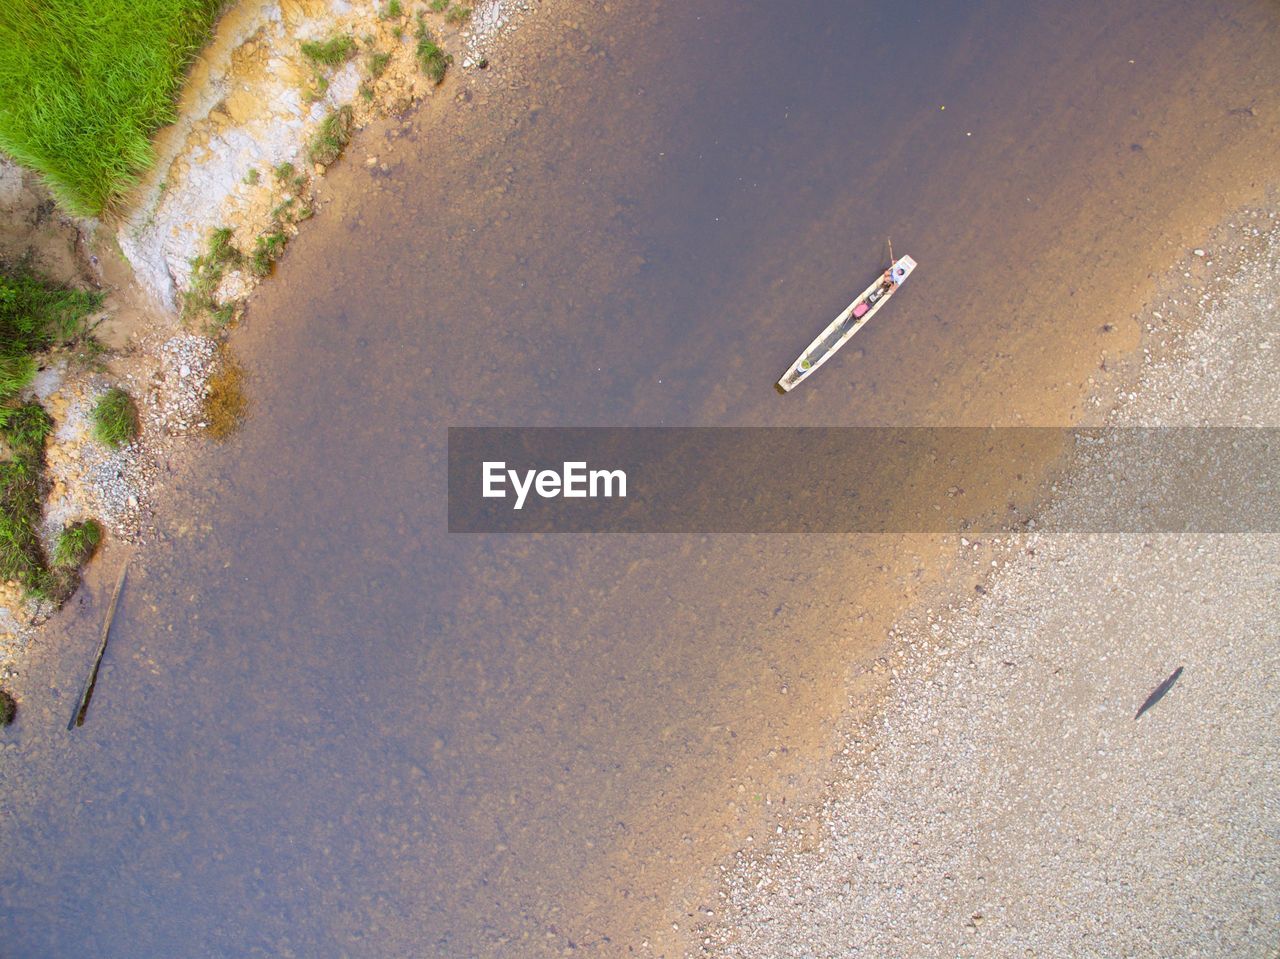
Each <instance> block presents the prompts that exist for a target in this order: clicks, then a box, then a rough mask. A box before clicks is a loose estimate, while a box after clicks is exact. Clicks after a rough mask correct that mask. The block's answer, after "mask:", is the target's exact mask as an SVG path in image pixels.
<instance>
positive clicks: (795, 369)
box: [778, 256, 916, 393]
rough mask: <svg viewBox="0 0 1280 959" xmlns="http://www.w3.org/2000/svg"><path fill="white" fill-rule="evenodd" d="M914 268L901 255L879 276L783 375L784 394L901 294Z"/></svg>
mask: <svg viewBox="0 0 1280 959" xmlns="http://www.w3.org/2000/svg"><path fill="white" fill-rule="evenodd" d="M915 268H916V261H915V260H913V259H911V257H909V256H902V257H899V258H898V259H897V260H895V261H894V262H893V265H892V266H891V267H889V269H888V270H886V271H885V273H883V274H881V275H880V276H878V277H876V280H875V282H874V283H872V284H871V285H870V286H869V287H867V288H866V289H865V290H863V291H862V294H861V295H860V296H859V297H858V298H857V299H855V300H854V301H853V302H852V303H850V304H849V305H848V306H846V307H845V308H844V311H843V312H842V313H841V314H840V315H839V316H837V317H836V318H835V319H834V320H832V321H831V323H830V324H829V325H828V326H827V328H826V329H825V330H823V331H822V332H821V333H819V334H818V335H817V337H815V338H814V341H813V342H812V343H810V344H809V345H808V346H807V347H805V350H804V352H803V353H801V354H800V356H799V357H798V358H797V359H796V361H795V362H794V363H792V364H791V368H790V369H789V370H787V372H786V373H784V374H783V376H782V379H780V380H778V387H779V388H780V389H781V390H782V391H783V392H784V393H789V392H791V391H792V390H793V389H795V388H796V387H797V386H799V385H800V384H801V383H803V382H804V381H805V380H806V379H808V378H809V377H810V376H812V375H813V373H814V371H815V370H817V369H818V367H820V366H821V365H822V364H823V363H825V362H827V360H829V359H830V358H831V357H832V356H834V355H835V354H836V352H837V351H838V350H839V349H840V347H842V346H844V345H845V344H846V343H848V342H849V340H850V339H851V338H852V337H853V335H854V334H855V333H857V332H858V331H859V330H860V329H862V328H863V327H864V326H866V325H867V323H868V322H870V320H871V318H872V317H873V316H875V315H876V313H878V312H879V311H880V308H881V307H882V306H884V305H885V304H886V303H888V302H889V300H891V299H893V294H894V293H896V292H898V290H899V288H901V286H902V284H903V283H904V282H906V279H907V277H909V276H910V275H911V271H912V270H914V269H915ZM877 290H879V291H880V295H878V296H875V298H874V300H873V299H872V297H873V294H875V293H876V292H877ZM864 303H865V304H866V305H867V308H866V310H865V311H861V315H856V314H857V313H858V312H859V311H858V305H859V304H864Z"/></svg>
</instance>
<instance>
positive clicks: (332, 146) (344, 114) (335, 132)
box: [307, 106, 354, 166]
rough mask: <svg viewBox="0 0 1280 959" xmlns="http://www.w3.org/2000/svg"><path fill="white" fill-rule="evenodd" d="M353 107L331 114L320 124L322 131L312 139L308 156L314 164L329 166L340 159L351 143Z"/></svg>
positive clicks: (341, 108) (342, 108)
mask: <svg viewBox="0 0 1280 959" xmlns="http://www.w3.org/2000/svg"><path fill="white" fill-rule="evenodd" d="M353 119H354V118H353V116H352V111H351V107H349V106H343V107H339V108H338V109H336V110H334V111H333V112H331V113H330V114H329V115H328V116H327V117H325V118H324V120H322V121H321V122H320V129H318V130H317V131H316V134H315V136H314V137H312V138H311V146H310V147H309V148H308V150H307V156H308V158H309V159H310V160H311V162H312V163H320V164H323V165H324V166H328V165H329V164H330V163H333V162H334V161H335V160H337V159H338V157H340V156H342V151H343V150H345V149H346V148H347V144H348V143H350V142H351V124H352V121H353Z"/></svg>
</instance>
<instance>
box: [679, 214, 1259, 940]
mask: <svg viewBox="0 0 1280 959" xmlns="http://www.w3.org/2000/svg"><path fill="white" fill-rule="evenodd" d="M1238 219H1239V220H1240V222H1239V223H1235V224H1233V225H1232V229H1231V231H1230V232H1231V233H1232V234H1233V236H1234V238H1235V239H1236V240H1244V241H1245V242H1244V244H1243V245H1244V249H1243V250H1242V249H1241V248H1240V246H1239V245H1234V246H1233V248H1232V249H1230V250H1221V249H1219V250H1218V251H1216V252H1217V253H1218V254H1219V256H1220V257H1221V258H1222V259H1224V260H1232V261H1236V266H1235V272H1233V273H1232V274H1231V275H1229V276H1227V277H1226V278H1225V280H1224V281H1222V282H1221V283H1219V284H1218V285H1217V286H1216V292H1213V293H1210V292H1206V291H1207V290H1208V289H1209V287H1207V286H1205V287H1200V288H1197V289H1193V290H1191V291H1190V292H1189V293H1187V292H1183V293H1182V294H1181V295H1179V296H1178V297H1176V298H1174V299H1173V300H1172V302H1171V303H1170V304H1169V305H1168V306H1165V305H1162V306H1165V309H1168V308H1170V307H1173V308H1176V307H1181V308H1183V310H1184V312H1185V311H1186V310H1190V311H1192V313H1193V314H1194V316H1193V318H1194V325H1192V326H1189V327H1184V330H1189V332H1183V333H1173V332H1166V331H1170V330H1172V329H1173V327H1171V326H1170V324H1169V323H1168V322H1167V320H1168V318H1167V317H1166V316H1165V315H1164V314H1163V311H1162V310H1161V309H1156V310H1154V311H1153V313H1152V315H1151V316H1150V317H1149V318H1148V325H1147V333H1148V337H1147V339H1148V347H1149V352H1148V354H1147V360H1146V363H1145V365H1144V368H1143V370H1142V373H1141V374H1140V377H1139V380H1138V385H1137V387H1136V388H1134V389H1133V390H1132V391H1131V392H1127V393H1124V394H1122V395H1121V397H1120V398H1119V405H1118V406H1117V408H1116V410H1115V412H1114V413H1112V414H1111V415H1110V417H1109V421H1110V422H1113V423H1116V424H1118V425H1157V424H1160V425H1218V424H1232V425H1280V370H1278V369H1277V364H1276V356H1275V351H1276V349H1278V348H1280V308H1278V304H1280V231H1277V230H1276V228H1275V223H1276V219H1275V215H1274V214H1273V213H1269V212H1268V213H1261V212H1259V211H1253V212H1250V213H1246V214H1244V215H1243V216H1242V217H1240V218H1238ZM1263 225H1265V227H1264V226H1263ZM1206 247H1210V244H1207V243H1206ZM1214 253H1215V251H1214V250H1212V249H1206V250H1204V251H1197V252H1196V253H1192V252H1190V251H1189V252H1188V258H1189V262H1188V270H1187V272H1186V273H1185V275H1186V276H1187V277H1191V276H1192V269H1193V268H1195V265H1196V261H1200V262H1203V261H1205V260H1209V259H1212V258H1213V256H1214ZM1192 258H1194V259H1192ZM1162 339H1163V342H1162ZM1107 473H1108V468H1107V464H1106V463H1094V464H1083V465H1080V466H1077V467H1075V468H1074V469H1073V471H1072V472H1071V474H1070V476H1069V480H1068V482H1067V483H1065V484H1063V485H1061V486H1060V487H1059V488H1060V489H1061V493H1060V494H1059V495H1060V503H1059V504H1058V507H1055V508H1064V509H1076V508H1078V504H1080V503H1081V502H1087V501H1088V498H1089V497H1090V496H1091V495H1096V492H1091V491H1097V490H1099V489H1103V488H1105V485H1106V484H1107V483H1108V482H1110V480H1109V479H1108V475H1107ZM967 545H968V548H969V549H971V550H973V551H974V552H975V553H976V552H977V551H978V548H979V546H980V545H983V546H992V545H994V546H996V547H997V549H998V551H999V552H1000V553H1001V555H1002V558H1001V559H999V560H997V561H996V563H997V566H996V568H995V569H994V570H993V571H992V573H991V575H990V577H989V578H988V580H987V584H986V585H985V586H984V589H985V593H981V592H979V593H975V594H974V595H973V598H972V599H971V600H965V601H963V602H956V603H954V604H953V605H951V606H949V607H947V608H944V609H939V610H937V611H932V610H930V611H923V610H922V611H920V613H919V616H918V618H917V619H916V620H915V621H911V622H905V623H902V624H900V625H899V627H898V628H897V629H896V630H895V634H894V637H893V643H894V650H895V653H894V658H893V660H892V663H891V665H892V666H893V668H894V674H893V675H894V678H893V680H892V681H891V683H890V687H889V691H888V694H887V696H886V699H885V702H884V705H883V708H882V710H881V712H880V714H879V716H878V717H877V719H876V720H875V722H874V725H873V728H872V729H871V730H869V731H864V733H863V734H862V735H864V736H865V739H859V738H858V737H857V736H856V735H854V736H851V737H850V739H849V742H848V745H847V746H846V747H845V749H844V755H843V757H842V760H841V762H840V763H839V773H838V776H837V778H836V780H835V781H834V782H833V783H832V784H831V785H830V788H829V790H828V799H827V800H826V802H825V803H824V804H823V805H822V807H821V808H820V809H817V810H815V811H813V812H812V813H811V814H809V816H808V818H803V819H801V820H798V821H797V822H795V823H794V824H793V825H792V826H791V828H790V829H788V830H784V831H783V834H781V835H779V836H776V837H772V841H771V842H769V843H765V844H759V843H758V844H757V845H758V846H759V847H760V848H758V849H756V850H754V851H746V852H743V853H741V854H740V855H739V856H738V858H737V861H736V862H735V863H734V864H732V866H731V867H728V868H727V871H726V875H725V876H724V883H723V886H722V892H721V900H722V901H721V903H720V904H719V905H720V908H718V909H717V910H715V911H716V912H717V913H718V915H717V916H716V918H715V919H711V920H708V925H707V926H706V927H705V928H703V929H701V930H700V932H699V941H700V942H701V944H702V948H701V950H699V952H700V954H707V955H717V956H726V955H727V956H735V957H744V959H745V957H770V959H781V957H801V956H803V957H827V956H907V955H909V956H1015V955H1016V956H1023V955H1026V956H1171V955H1179V956H1233V957H1234V956H1264V955H1274V954H1275V949H1276V944H1277V942H1280V880H1278V878H1277V877H1278V875H1280V845H1278V844H1277V839H1278V838H1280V775H1278V774H1280V749H1278V748H1277V745H1278V744H1277V737H1276V732H1275V731H1276V730H1277V729H1280V705H1278V698H1277V695H1276V689H1277V688H1278V687H1280V644H1278V643H1277V640H1278V639H1280V625H1277V621H1276V610H1277V608H1280V603H1277V583H1280V537H1277V536H1275V535H1270V536H1267V535H1261V534H1250V535H1235V536H1222V535H1218V536H1209V535H1200V536H1189V535H1188V536H1177V535H1161V536H1136V535H1115V534H1094V535H1084V534H1055V535H1047V534H1028V535H1025V536H1019V537H1015V538H1013V539H1007V540H1005V541H1003V542H996V543H987V544H977V543H973V544H967ZM984 562H990V561H989V560H985V559H984ZM1178 666H1183V667H1185V668H1184V672H1183V673H1182V675H1181V677H1180V679H1179V681H1178V682H1177V684H1176V685H1175V686H1174V687H1173V689H1172V690H1171V691H1170V692H1169V693H1168V694H1167V695H1166V696H1165V697H1164V699H1163V700H1161V701H1160V702H1159V703H1158V704H1157V705H1155V706H1154V707H1153V708H1152V709H1151V710H1150V711H1149V712H1148V713H1147V714H1146V715H1144V716H1143V717H1142V718H1141V719H1140V720H1138V721H1135V719H1134V714H1135V712H1136V711H1137V709H1138V707H1139V706H1140V705H1141V704H1142V703H1143V701H1144V700H1145V699H1146V697H1147V695H1148V694H1149V693H1150V692H1151V691H1152V690H1153V689H1154V688H1155V687H1156V686H1157V685H1159V684H1160V683H1161V681H1163V680H1164V679H1165V678H1166V677H1168V676H1169V675H1170V674H1171V673H1172V672H1173V670H1174V669H1175V667H1178Z"/></svg>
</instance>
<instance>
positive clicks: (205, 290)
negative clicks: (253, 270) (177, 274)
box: [182, 226, 244, 319]
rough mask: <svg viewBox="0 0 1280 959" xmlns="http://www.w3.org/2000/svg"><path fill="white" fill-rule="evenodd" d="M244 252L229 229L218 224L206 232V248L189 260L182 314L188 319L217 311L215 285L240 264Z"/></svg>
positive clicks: (221, 305) (219, 306) (216, 287)
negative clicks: (189, 275) (187, 282)
mask: <svg viewBox="0 0 1280 959" xmlns="http://www.w3.org/2000/svg"><path fill="white" fill-rule="evenodd" d="M243 260H244V255H243V254H242V253H241V252H240V250H239V249H237V248H236V245H235V242H234V239H233V236H232V233H231V229H230V228H229V227H225V226H223V227H219V228H218V229H216V230H214V231H213V232H212V233H210V234H209V248H208V250H206V251H205V253H204V255H203V256H197V257H196V258H195V259H193V260H192V261H191V281H190V283H189V285H188V287H187V292H186V294H185V295H184V296H183V299H182V316H183V318H184V319H190V318H191V317H193V316H199V315H200V314H202V313H208V314H216V313H217V312H218V310H220V309H222V308H223V304H220V303H219V302H218V299H217V294H218V285H219V284H220V283H221V282H222V277H223V276H224V275H225V274H226V272H227V270H228V269H231V268H233V267H237V266H239V265H240V264H241V263H242V262H243Z"/></svg>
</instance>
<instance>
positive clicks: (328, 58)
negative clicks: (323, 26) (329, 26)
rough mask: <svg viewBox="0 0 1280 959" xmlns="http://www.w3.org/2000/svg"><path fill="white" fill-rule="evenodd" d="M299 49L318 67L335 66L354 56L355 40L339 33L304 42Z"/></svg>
mask: <svg viewBox="0 0 1280 959" xmlns="http://www.w3.org/2000/svg"><path fill="white" fill-rule="evenodd" d="M299 49H300V50H301V51H302V55H303V56H304V57H306V58H307V59H308V60H310V61H311V62H312V63H314V64H315V65H316V66H318V67H336V66H338V65H339V64H343V63H346V62H347V61H348V60H350V59H351V58H352V57H353V56H355V52H356V42H355V40H353V39H351V37H349V36H347V35H346V34H345V33H340V34H338V35H337V36H336V37H330V38H329V39H328V40H319V41H308V42H305V43H303V44H302V45H301V46H300V47H299Z"/></svg>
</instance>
